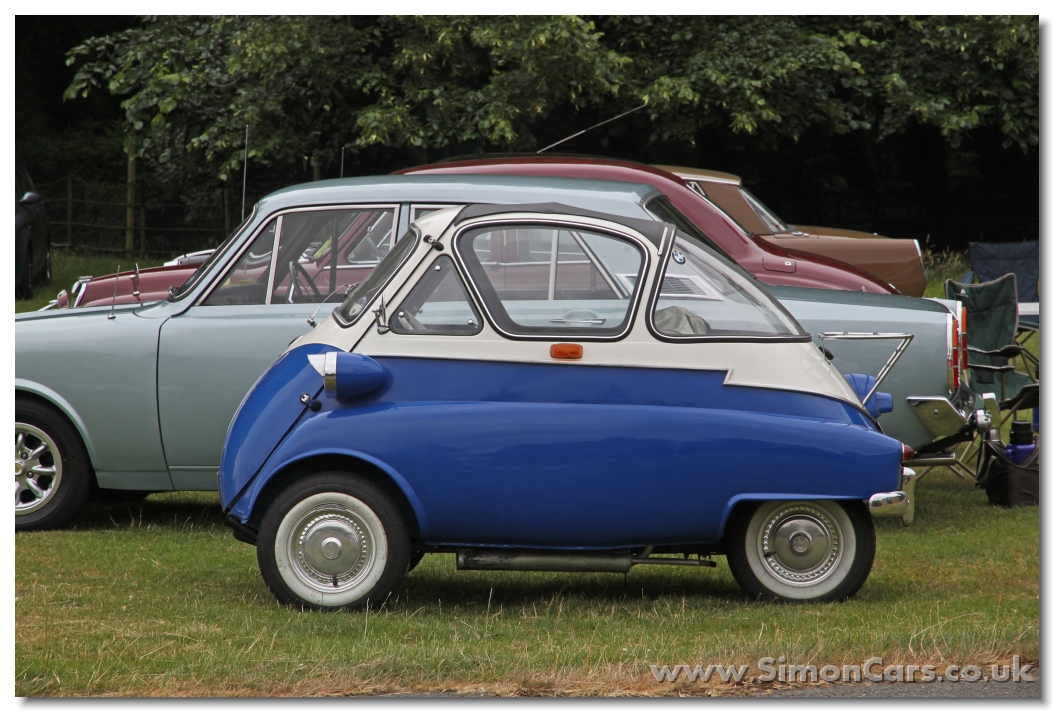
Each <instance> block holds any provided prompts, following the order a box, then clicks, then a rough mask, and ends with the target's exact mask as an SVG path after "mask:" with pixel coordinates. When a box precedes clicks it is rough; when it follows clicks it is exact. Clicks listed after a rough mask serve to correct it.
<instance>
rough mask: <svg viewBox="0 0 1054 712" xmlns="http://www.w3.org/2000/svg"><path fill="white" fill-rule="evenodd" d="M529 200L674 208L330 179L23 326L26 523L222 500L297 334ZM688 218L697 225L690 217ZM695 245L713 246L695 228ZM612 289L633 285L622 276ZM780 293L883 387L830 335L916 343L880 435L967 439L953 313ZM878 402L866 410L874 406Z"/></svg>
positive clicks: (19, 381)
mask: <svg viewBox="0 0 1054 712" xmlns="http://www.w3.org/2000/svg"><path fill="white" fill-rule="evenodd" d="M525 201H531V202H547V201H560V202H563V203H567V204H571V205H574V206H576V207H583V208H588V209H593V210H598V211H601V212H605V213H608V214H612V215H618V216H623V217H630V218H644V219H653V218H654V215H653V213H654V214H661V215H669V214H670V212H669V211H670V210H672V206H670V205H669V204H668V201H666V200H665V196H663V195H662V194H661V193H659V192H658V191H656V190H655V189H654V188H653V187H651V186H648V185H639V184H630V183H616V182H607V181H586V180H580V179H558V178H531V177H511V176H510V177H506V176H383V177H370V178H353V179H343V180H337V181H322V182H318V183H312V184H308V185H302V186H294V187H292V188H289V189H286V190H282V191H279V192H277V193H274V194H272V195H270V196H268V197H266V198H264V199H263V200H261V201H260V203H259V204H258V205H257V206H256V207H255V208H254V210H253V212H252V214H251V215H250V217H249V218H248V219H247V220H246V222H245V224H244V225H242V226H241V227H240V228H239V229H238V230H237V231H235V233H234V234H233V235H232V236H231V237H230V238H229V239H228V240H227V241H226V242H225V243H224V244H223V245H221V246H220V247H219V248H218V249H217V250H216V251H215V252H213V253H212V255H211V256H210V257H209V259H208V260H207V261H206V262H205V263H204V264H202V265H201V266H200V267H199V268H198V269H197V271H196V272H194V274H193V275H192V276H191V277H190V278H189V279H188V280H187V281H186V283H185V284H184V285H183V286H182V287H179V288H178V289H174V290H173V291H172V293H171V295H170V296H169V298H167V299H165V300H162V301H156V302H151V303H148V304H142V305H133V304H125V305H121V304H118V305H117V306H115V307H113V308H109V307H106V306H97V307H78V308H70V309H54V310H51V311H43V312H35V313H29V314H19V315H16V317H15V333H16V346H15V354H16V357H15V404H16V416H15V421H16V422H15V470H16V491H15V512H16V519H15V521H16V527H17V528H19V529H25V528H40V527H50V526H57V525H60V524H62V523H63V522H65V521H67V520H68V519H69V518H70V517H71V516H73V515H74V514H75V513H76V511H77V510H78V509H79V508H80V506H81V505H82V504H83V502H84V501H85V497H86V496H87V494H88V492H89V489H90V487H91V485H92V481H93V479H94V482H95V483H97V484H98V486H99V487H100V488H103V489H115V490H125V491H134V492H152V491H165V490H173V489H175V490H187V489H215V488H216V486H217V485H216V471H217V469H218V467H219V462H220V451H221V448H222V443H223V437H224V433H225V432H226V430H227V426H228V424H229V423H230V420H231V417H232V416H233V414H234V411H235V409H236V408H237V406H238V403H239V402H240V401H241V399H242V397H243V396H244V395H245V393H246V392H247V391H248V390H249V387H250V386H251V385H252V383H253V382H254V381H255V380H256V379H257V378H258V377H259V376H260V374H261V373H263V371H264V370H265V369H266V368H267V367H268V366H269V365H270V364H271V363H272V362H273V361H274V359H275V358H276V357H277V356H278V354H280V353H281V351H282V350H283V349H284V348H285V347H286V346H287V345H288V344H289V343H290V342H291V341H292V340H293V339H295V338H296V337H298V336H300V335H302V334H304V333H305V332H307V331H309V330H310V329H311V328H312V324H313V323H314V322H316V321H319V320H321V319H323V318H324V317H325V316H327V315H328V313H329V311H331V310H332V309H333V307H334V306H335V305H336V304H338V303H340V302H341V301H343V298H344V295H345V293H346V292H347V291H348V290H349V289H350V288H351V287H352V286H354V285H355V284H357V283H359V282H361V281H362V280H364V279H365V278H366V277H367V276H368V275H369V274H370V273H371V271H372V270H373V269H374V267H375V266H376V265H377V263H378V261H379V260H380V259H381V258H382V257H383V256H384V255H385V254H387V252H388V251H389V250H390V249H391V248H392V246H393V245H395V244H396V240H397V238H398V236H401V235H403V234H405V232H406V230H407V228H408V226H409V224H410V223H411V222H412V221H413V220H417V219H418V218H420V217H421V216H423V215H427V214H428V213H429V212H432V211H435V210H437V209H440V208H442V207H445V206H449V205H453V204H459V205H464V204H466V203H469V202H475V203H522V202H525ZM682 217H683V216H682ZM683 223H686V225H684V224H682V227H683V229H690V225H691V223H688V221H687V220H685V221H683ZM695 237H696V238H697V239H700V240H702V241H703V242H704V243H706V241H707V238H706V237H705V235H703V234H702V233H701V232H700V233H698V234H696V235H695ZM541 257H543V255H541V254H540V253H536V251H533V250H528V249H526V248H524V249H523V250H521V251H520V252H516V253H508V254H502V255H501V256H500V258H501V259H502V260H504V261H508V262H515V263H517V264H522V265H523V266H524V268H525V269H526V268H527V267H528V266H529V265H531V264H533V263H537V262H538V261H539V260H540V259H541ZM122 279H128V280H131V279H132V277H131V276H128V277H123V276H122ZM617 279H618V280H620V284H622V285H623V287H627V286H631V285H627V284H626V280H629V279H630V277H629V276H626V275H621V276H618V277H617ZM675 282H676V284H674V283H675ZM670 284H671V288H673V289H688V290H689V291H690V290H692V289H696V290H699V289H702V287H700V286H699V284H697V283H696V282H694V281H692V280H691V279H687V280H681V281H678V280H677V279H676V278H672V277H671V279H670ZM130 288H131V287H129V289H130ZM810 293H813V294H810ZM816 295H821V296H816ZM781 298H782V299H783V300H784V304H785V306H787V308H788V309H789V310H790V312H791V313H792V314H794V316H795V317H797V318H798V320H799V322H801V323H802V324H803V325H804V326H805V328H806V330H807V331H808V332H809V333H810V334H812V335H813V336H814V338H815V339H816V341H817V345H824V344H826V348H828V349H829V351H830V352H832V353H833V354H834V356H835V360H834V365H835V366H836V367H837V368H839V370H841V371H842V372H843V373H849V372H859V373H866V374H871V375H872V376H874V375H877V374H878V372H879V371H880V370H881V368H882V365H883V364H884V363H885V362H886V360H887V358H888V357H889V355H890V354H891V353H892V352H893V350H894V348H895V346H896V344H895V343H892V342H889V341H882V342H864V341H858V342H837V343H836V342H834V341H826V340H825V341H824V344H820V337H819V336H817V335H818V334H819V333H820V332H822V331H828V332H829V331H839V332H841V331H866V332H871V331H881V332H888V331H894V332H907V333H910V334H912V335H914V341H912V343H911V344H910V347H909V348H908V349H907V351H906V352H905V353H904V354H903V357H902V358H901V359H900V361H899V362H897V363H896V365H895V366H894V368H893V369H892V370H891V371H890V372H889V375H888V377H887V378H886V379H885V381H884V382H883V383H882V384H881V390H882V391H883V392H889V393H890V394H891V395H892V396H893V410H892V412H889V413H884V414H883V415H882V416H881V423H882V426H883V428H884V429H885V430H886V432H887V434H890V435H892V436H893V437H896V438H898V439H901V440H902V441H904V442H906V443H907V444H908V445H911V446H912V447H916V448H918V447H920V446H921V445H923V444H925V443H928V442H930V441H932V440H934V439H935V438H937V437H939V436H945V435H949V434H951V431H954V429H955V428H959V427H962V425H963V423H964V422H965V420H963V418H962V414H961V413H960V412H959V411H958V410H956V409H955V408H954V407H952V405H951V404H950V403H947V405H945V403H946V399H947V397H948V396H949V395H950V389H949V386H948V383H949V378H950V376H949V375H948V372H947V370H946V364H947V362H948V359H946V358H945V356H944V352H945V350H947V349H950V344H951V343H952V341H953V340H954V337H953V334H952V331H951V330H950V329H949V328H948V327H947V325H946V321H950V319H951V317H950V315H949V313H948V311H947V310H946V309H945V308H944V307H943V306H941V305H938V304H936V303H933V302H928V301H925V300H916V299H910V298H905V297H896V296H888V297H885V299H886V300H887V301H882V299H881V298H880V297H879V295H866V294H859V295H857V294H851V293H847V292H840V293H833V292H832V293H827V292H823V291H818V290H784V292H783V293H781ZM909 397H911V398H915V399H918V398H933V399H937V400H938V401H941V402H939V403H938V406H937V407H939V408H943V409H950V410H951V411H953V412H954V417H952V418H945V420H943V421H941V423H940V424H938V425H932V427H931V426H927V425H926V424H925V422H924V421H923V420H921V419H920V417H919V416H918V415H916V412H915V410H914V406H911V407H909V406H906V404H905V400H904V399H906V398H909ZM877 398H878V397H877V396H876V397H875V398H873V399H872V400H871V402H869V406H872V407H875V406H877ZM926 404H927V406H929V401H926ZM931 410H933V408H928V409H927V410H926V411H925V412H923V415H927V414H928V413H929V412H930V411H931ZM942 412H943V411H942ZM876 413H877V411H876ZM949 429H950V431H949ZM945 431H949V432H945Z"/></svg>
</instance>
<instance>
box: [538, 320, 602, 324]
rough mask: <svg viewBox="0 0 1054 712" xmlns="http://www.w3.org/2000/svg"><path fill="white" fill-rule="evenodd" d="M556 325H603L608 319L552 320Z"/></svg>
mask: <svg viewBox="0 0 1054 712" xmlns="http://www.w3.org/2000/svg"><path fill="white" fill-rule="evenodd" d="M549 321H551V322H553V323H554V324H603V323H604V322H605V321H607V319H550V320H549Z"/></svg>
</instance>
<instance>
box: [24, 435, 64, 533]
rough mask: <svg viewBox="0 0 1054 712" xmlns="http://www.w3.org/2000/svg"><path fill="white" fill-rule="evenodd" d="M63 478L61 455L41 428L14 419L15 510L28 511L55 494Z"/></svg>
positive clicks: (33, 510)
mask: <svg viewBox="0 0 1054 712" xmlns="http://www.w3.org/2000/svg"><path fill="white" fill-rule="evenodd" d="M61 481H62V457H61V455H60V454H59V450H58V448H57V447H56V446H55V441H54V440H52V439H51V437H50V436H49V435H48V434H47V433H45V432H44V431H43V430H41V429H40V428H38V427H36V426H35V425H30V424H28V423H15V514H16V515H19V514H29V513H30V512H35V511H36V510H38V509H40V508H41V507H43V506H44V505H45V504H47V503H48V502H49V501H51V499H52V498H53V497H54V496H55V493H56V492H57V491H58V487H59V484H60V482H61Z"/></svg>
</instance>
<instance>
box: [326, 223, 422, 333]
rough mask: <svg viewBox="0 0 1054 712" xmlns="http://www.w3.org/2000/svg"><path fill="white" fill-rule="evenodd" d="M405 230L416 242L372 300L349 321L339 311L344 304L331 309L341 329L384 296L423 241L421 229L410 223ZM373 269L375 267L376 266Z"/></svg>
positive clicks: (350, 323)
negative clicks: (411, 234)
mask: <svg viewBox="0 0 1054 712" xmlns="http://www.w3.org/2000/svg"><path fill="white" fill-rule="evenodd" d="M406 232H407V233H413V239H414V241H415V242H416V244H415V245H414V246H413V248H411V249H410V251H409V252H407V253H406V255H404V256H403V261H402V262H400V263H399V266H398V267H396V268H395V269H394V270H392V273H391V274H390V275H388V279H386V280H384V284H382V285H381V286H380V287H378V288H377V293H376V294H375V295H373V301H371V302H370V303H369V304H367V305H366V306H365V307H364V308H363V310H362V311H360V312H359V313H358V314H356V315H355V318H354V319H352V320H351V321H348V320H347V319H345V318H344V315H343V314H341V313H340V309H341V307H343V306H344V304H343V303H341V304H339V305H338V306H337V307H336V308H334V309H333V311H332V312H331V314H332V315H333V321H335V322H337V326H339V327H341V328H343V329H346V328H348V327H349V326H352V325H354V324H356V323H357V322H358V321H359V319H361V318H362V315H363V314H365V313H367V312H369V311H370V307H371V306H373V305H374V303H375V302H376V301H377V299H378V297H383V296H384V290H386V289H387V288H388V286H389V285H390V284H391V283H392V280H393V279H395V276H396V275H397V274H399V273H400V272H402V271H403V268H404V267H406V263H407V262H409V261H410V258H411V257H413V255H414V253H415V252H417V250H418V249H420V247H421V245H422V244H423V241H422V240H421V231H420V230H419V229H418V228H417V226H416V225H414V224H412V223H411V224H410V227H409V228H407V230H406ZM405 239H406V235H403V236H402V237H401V238H399V243H400V244H401V243H402V242H403V240H405ZM392 249H395V248H394V247H393V248H392ZM388 254H391V252H389V253H388ZM385 257H387V255H385ZM422 259H423V258H422ZM378 264H380V263H378ZM374 269H376V267H375V268H374ZM370 274H373V272H370ZM364 281H365V280H364ZM397 293H398V292H397ZM347 296H351V293H350V292H349V294H348V295H347ZM393 296H394V295H393ZM345 299H347V297H345Z"/></svg>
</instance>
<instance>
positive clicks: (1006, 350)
mask: <svg viewBox="0 0 1054 712" xmlns="http://www.w3.org/2000/svg"><path fill="white" fill-rule="evenodd" d="M966 350H967V351H969V352H972V353H975V354H984V355H985V356H1002V357H1003V358H1015V357H1017V356H1020V355H1021V352H1022V351H1024V350H1025V347H1024V346H1021V345H1019V344H1007V345H1006V346H1004V347H1002V348H1000V349H995V350H994V351H985V350H983V349H975V348H974V347H973V346H967V347H966Z"/></svg>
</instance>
